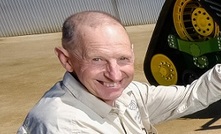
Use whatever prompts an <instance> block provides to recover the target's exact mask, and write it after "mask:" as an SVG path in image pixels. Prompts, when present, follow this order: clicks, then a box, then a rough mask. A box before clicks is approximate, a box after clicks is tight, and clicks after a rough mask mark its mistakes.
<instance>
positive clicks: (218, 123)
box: [0, 24, 221, 134]
mask: <svg viewBox="0 0 221 134" xmlns="http://www.w3.org/2000/svg"><path fill="white" fill-rule="evenodd" d="M154 27H155V25H154V24H152V25H141V26H130V27H127V28H126V29H127V31H128V33H129V35H130V38H131V40H132V43H133V44H134V51H135V56H136V60H135V77H134V80H137V81H142V82H148V81H147V80H146V78H145V75H144V73H143V60H144V57H145V53H146V50H147V47H148V43H149V41H150V38H151V35H152V32H153V29H154ZM60 39H61V33H50V34H41V35H28V36H20V37H10V38H0V57H1V58H0V70H1V71H0V76H1V77H0V85H1V86H0V100H1V102H0V108H1V109H0V134H13V133H16V131H17V129H18V128H19V126H20V125H21V124H22V122H23V120H24V118H25V116H26V114H27V113H28V111H29V110H30V109H31V108H32V107H33V106H34V105H35V103H36V102H37V101H38V100H39V99H40V97H41V96H42V95H43V94H44V92H45V91H47V90H48V89H49V88H50V87H51V86H52V85H53V84H54V83H55V82H57V81H59V80H61V79H62V77H63V74H64V71H65V70H64V69H63V68H62V66H61V65H60V63H59V60H58V59H57V57H56V55H55V53H54V47H55V46H60V44H61V41H60ZM211 109H212V110H211ZM219 111H221V110H220V105H217V104H216V105H215V104H214V105H212V108H210V109H208V110H206V111H202V112H200V113H198V114H194V115H192V116H189V117H185V118H180V119H176V120H172V121H167V122H164V123H161V124H158V125H156V128H157V129H158V132H159V134H178V133H179V134H218V133H221V129H220V128H221V120H219V118H220V114H219ZM203 128H204V129H203Z"/></svg>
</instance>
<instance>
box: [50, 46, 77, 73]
mask: <svg viewBox="0 0 221 134" xmlns="http://www.w3.org/2000/svg"><path fill="white" fill-rule="evenodd" d="M54 51H55V54H56V55H57V57H58V59H59V60H60V62H61V65H62V66H63V67H64V68H65V69H66V70H67V71H68V72H73V70H74V69H73V67H72V64H71V61H70V55H69V53H68V51H67V50H66V49H64V48H63V47H55V49H54Z"/></svg>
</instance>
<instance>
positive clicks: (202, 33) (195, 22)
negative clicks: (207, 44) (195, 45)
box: [173, 0, 219, 41]
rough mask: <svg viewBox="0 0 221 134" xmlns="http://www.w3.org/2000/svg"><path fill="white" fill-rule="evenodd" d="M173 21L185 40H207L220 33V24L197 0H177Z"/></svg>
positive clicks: (178, 32) (180, 35)
mask: <svg viewBox="0 0 221 134" xmlns="http://www.w3.org/2000/svg"><path fill="white" fill-rule="evenodd" d="M173 22H174V27H175V29H176V31H177V34H178V35H179V37H180V38H181V39H183V40H190V41H198V40H207V39H208V38H209V37H216V36H218V35H219V26H218V25H217V24H216V23H215V22H214V21H213V19H212V17H211V16H210V15H209V14H208V13H207V12H206V10H205V9H204V8H202V7H201V5H200V4H199V2H198V1H196V0H176V2H175V4H174V8H173Z"/></svg>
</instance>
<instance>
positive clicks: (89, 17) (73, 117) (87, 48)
mask: <svg viewBox="0 0 221 134" xmlns="http://www.w3.org/2000/svg"><path fill="white" fill-rule="evenodd" d="M62 33H63V35H62V46H61V47H57V48H55V52H56V54H57V56H58V59H59V60H60V63H61V65H62V66H63V67H64V68H65V69H66V72H65V74H64V77H63V80H62V81H60V82H57V83H56V84H55V85H54V86H53V87H52V88H51V89H50V90H49V91H48V92H46V93H45V95H44V96H43V97H42V98H41V99H40V101H39V102H38V103H37V104H36V105H35V106H34V107H33V109H32V110H31V111H30V112H29V113H28V115H27V117H26V119H25V121H24V123H23V125H22V126H21V127H20V128H19V130H18V133H19V134H25V133H31V134H47V133H50V134H51V133H54V134H66V133H67V134H69V133H77V134H81V133H82V134H86V133H88V134H96V133H99V134H146V133H151V134H154V133H155V134H156V133H157V131H156V129H155V128H154V127H153V125H154V124H157V123H159V122H162V121H167V120H170V119H175V118H179V117H182V116H184V115H188V114H191V113H193V112H196V111H198V110H201V109H203V108H206V107H207V106H208V105H209V104H211V103H213V102H215V101H217V100H219V99H221V86H220V82H221V65H216V66H215V67H214V68H212V69H211V70H209V71H208V72H206V73H205V74H204V75H202V76H201V77H200V78H199V79H198V80H196V81H194V82H193V83H191V84H190V85H187V86H176V85H174V86H151V85H148V84H147V83H140V82H136V81H133V76H134V52H133V45H132V44H131V41H130V39H129V37H128V34H127V32H126V30H125V28H124V26H123V25H122V24H121V23H120V22H119V21H118V20H117V19H116V18H114V17H113V16H111V15H109V14H107V13H105V12H100V11H84V12H80V13H76V14H74V15H72V16H70V17H69V18H67V19H66V20H65V22H64V24H63V29H62Z"/></svg>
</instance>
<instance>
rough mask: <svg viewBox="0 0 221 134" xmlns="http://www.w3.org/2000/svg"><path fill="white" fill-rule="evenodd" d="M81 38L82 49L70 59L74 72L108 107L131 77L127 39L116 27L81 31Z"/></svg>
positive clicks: (130, 49)
mask: <svg viewBox="0 0 221 134" xmlns="http://www.w3.org/2000/svg"><path fill="white" fill-rule="evenodd" d="M82 35H83V40H84V41H83V43H82V44H80V45H81V46H83V47H82V48H79V51H77V52H78V53H77V54H75V56H73V57H74V58H73V59H74V60H73V61H72V64H73V69H74V72H75V73H76V75H77V77H78V78H79V80H80V81H81V83H82V84H83V85H84V86H85V87H86V88H87V89H88V91H89V92H90V93H92V94H94V95H95V96H96V97H98V98H100V99H102V100H103V101H105V102H106V103H108V104H110V105H112V104H113V102H114V100H116V99H117V98H118V97H119V96H120V95H121V93H122V91H123V90H124V89H125V88H126V87H127V86H128V84H129V83H130V82H131V81H132V79H133V75H134V53H133V50H132V45H131V43H130V40H129V37H128V35H127V33H126V31H125V30H124V29H123V28H122V27H120V26H116V25H110V26H107V25H105V26H100V27H99V28H90V27H85V28H84V33H83V34H82ZM76 55H77V57H76Z"/></svg>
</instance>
